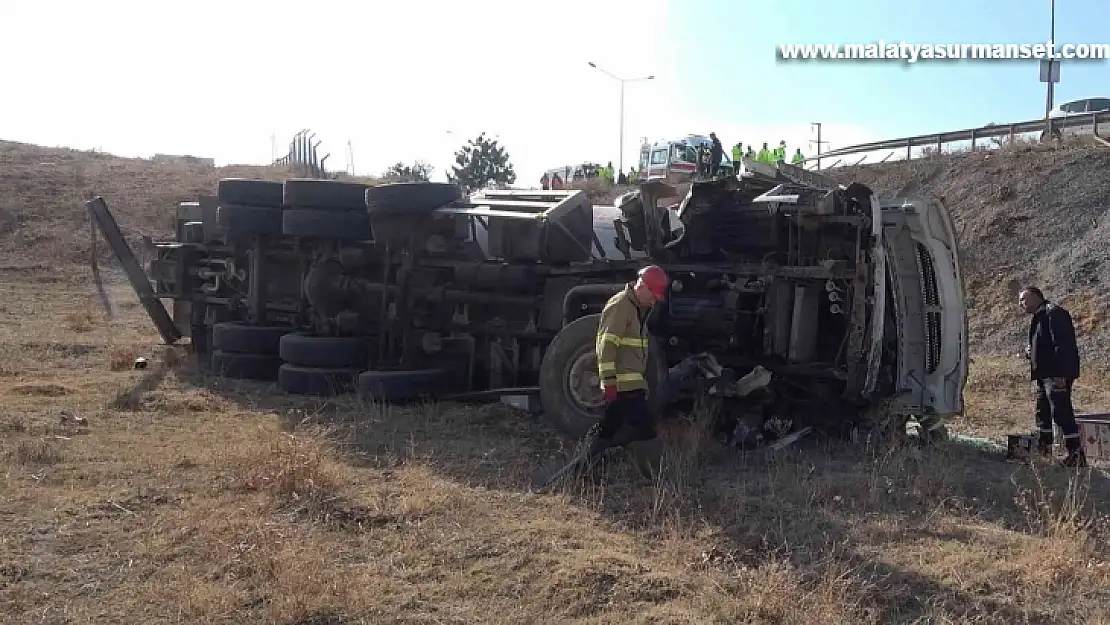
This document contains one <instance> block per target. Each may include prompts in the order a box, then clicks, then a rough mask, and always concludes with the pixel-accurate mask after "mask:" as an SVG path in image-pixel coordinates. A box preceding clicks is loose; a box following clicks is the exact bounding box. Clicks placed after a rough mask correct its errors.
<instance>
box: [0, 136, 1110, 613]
mask: <svg viewBox="0 0 1110 625" xmlns="http://www.w3.org/2000/svg"><path fill="white" fill-rule="evenodd" d="M1107 165H1110V157H1108V156H1107V155H1106V153H1105V152H1104V151H1098V150H1090V149H1088V148H1085V147H1078V148H1072V147H1068V148H1067V149H1058V150H1057V149H1051V148H1046V149H1042V148H1036V149H1033V148H1030V149H1028V150H1027V149H1025V148H1021V149H1020V150H1018V149H1015V150H1010V151H998V152H994V153H991V154H983V153H973V154H966V155H954V156H943V157H934V158H929V159H922V160H921V161H915V162H913V163H910V164H902V165H897V164H886V165H882V166H878V167H874V168H866V167H864V168H858V169H846V170H843V171H842V172H841V173H842V174H843V175H845V176H851V177H853V178H858V179H860V180H863V181H864V182H866V183H868V184H872V185H873V186H874V187H875V188H876V189H877V190H879V191H881V192H883V193H895V194H897V193H909V192H916V191H917V190H924V191H931V192H935V193H939V194H940V195H943V196H945V197H946V202H947V203H948V205H949V206H950V208H951V209H952V211H953V214H954V217H955V219H956V221H957V226H958V227H959V229H960V239H961V244H962V246H963V252H964V255H965V270H966V272H967V273H966V277H967V281H968V291H969V292H968V295H969V306H970V307H971V310H970V313H971V328H972V339H973V348H974V350H975V353H976V354H977V356H976V358H975V360H974V363H973V365H972V374H971V378H970V380H969V383H968V387H967V391H966V400H967V415H966V416H965V417H964V418H962V419H960V420H959V421H958V422H957V423H955V424H953V427H952V430H953V431H954V432H959V433H963V434H970V435H976V436H988V437H992V438H994V439H996V440H997V439H1001V438H1002V437H1003V435H1004V434H1005V433H1007V432H1012V431H1019V430H1029V429H1031V427H1032V423H1031V415H1030V412H1031V404H1032V397H1031V396H1030V392H1029V390H1028V388H1029V385H1028V383H1027V382H1026V381H1025V379H1024V377H1025V376H1024V367H1025V363H1024V361H1022V360H1019V359H1018V358H1016V357H1007V356H1000V355H999V354H1005V353H1008V352H1015V353H1016V352H1018V351H1019V350H1020V333H1021V331H1020V327H1021V325H1020V324H1022V323H1023V322H1024V319H1022V318H1021V317H1020V315H1018V314H1017V312H1016V311H1015V310H1014V307H1013V300H1012V297H1013V289H1014V288H1015V287H1016V286H1017V285H1018V284H1021V283H1023V282H1025V281H1028V280H1036V281H1038V282H1039V283H1042V284H1045V286H1046V287H1048V290H1049V293H1050V295H1053V296H1059V297H1060V298H1061V299H1062V301H1064V303H1065V304H1066V305H1067V306H1069V308H1070V309H1071V310H1072V311H1073V313H1074V314H1075V316H1076V319H1077V324H1078V325H1079V327H1080V330H1081V333H1082V334H1083V337H1084V338H1083V340H1084V348H1085V350H1086V351H1085V356H1086V357H1087V359H1088V362H1089V363H1090V364H1089V366H1086V369H1085V374H1084V377H1083V378H1082V379H1081V380H1080V381H1079V383H1078V384H1077V388H1076V401H1077V404H1078V407H1079V408H1080V409H1081V410H1085V411H1098V410H1110V389H1108V387H1107V385H1106V381H1107V380H1110V375H1106V373H1104V372H1101V371H1099V370H1098V367H1099V366H1100V364H1105V363H1107V362H1110V361H1107V354H1108V353H1110V351H1108V350H1107V349H1104V348H1106V346H1107V345H1110V339H1106V337H1107V336H1110V334H1108V333H1107V327H1108V326H1106V324H1105V319H1106V315H1105V311H1106V309H1107V308H1106V299H1105V295H1104V294H1103V293H1102V290H1103V289H1100V287H1099V284H1104V283H1105V282H1106V280H1110V274H1107V273H1106V272H1107V270H1108V268H1110V262H1107V261H1110V256H1107V255H1106V250H1107V249H1110V248H1107V247H1106V246H1105V244H1104V243H1105V236H1104V235H1105V232H1106V228H1108V227H1110V225H1108V224H1110V221H1107V219H1108V218H1107V213H1106V206H1108V205H1110V185H1106V184H1105V182H1104V181H1105V176H1103V175H1102V172H1104V171H1105V167H1106V166H1107ZM237 175H248V176H258V177H267V178H275V179H280V178H282V177H284V176H285V175H287V174H285V173H283V172H278V171H274V170H271V169H265V168H250V167H231V168H204V167H201V166H157V165H154V164H152V163H150V162H149V161H144V160H142V159H120V158H118V157H114V156H111V155H105V154H90V153H85V152H76V151H72V150H58V149H51V148H40V147H37V146H28V145H24V144H13V143H5V142H0V476H2V481H0V624H2V625H9V624H10V625H17V624H24V623H26V624H48V625H49V624H57V625H61V624H66V625H69V624H74V625H77V624H82V625H84V624H97V625H101V624H109V623H110V624H117V623H118V624H131V623H135V624H143V625H146V624H162V623H182V624H186V623H187V624H192V623H206V624H207V623H212V624H217V623H218V624H223V623H226V624H254V623H258V624H267V625H269V624H274V625H353V624H362V623H375V624H377V623H412V624H416V623H420V624H429V625H431V624H461V623H491V624H497V623H513V624H518V623H598V624H600V623H621V624H624V623H644V624H648V623H651V624H670V623H676V624H677V623H697V624H702V623H707V624H715V623H720V624H728V625H732V624H735V623H782V624H793V623H798V624H802V625H806V624H813V625H833V624H838V623H845V624H853V625H856V624H868V623H884V624H885V623H920V624H925V623H930V624H932V623H937V624H940V623H998V624H1014V623H1037V624H1046V625H1047V624H1059V623H1078V624H1084V625H1094V624H1099V623H1110V564H1108V563H1107V555H1108V553H1110V527H1108V523H1107V520H1106V518H1107V517H1105V516H1104V513H1105V511H1106V510H1107V509H1108V508H1110V485H1108V483H1107V479H1108V477H1107V474H1106V472H1105V471H1104V470H1101V469H1097V468H1096V469H1090V470H1067V469H1062V468H1058V467H1054V466H1048V465H1045V464H1043V463H1037V464H1027V463H1008V462H1006V461H1005V460H1004V459H1003V458H1002V457H1001V455H999V454H996V453H991V452H989V451H984V450H981V449H976V448H974V447H972V446H970V445H967V444H964V443H961V442H959V441H951V442H948V443H939V444H935V445H930V446H927V447H921V446H916V445H913V446H902V447H884V448H878V449H870V450H869V449H865V448H864V447H862V446H858V445H850V444H848V443H846V442H842V441H833V440H820V439H816V438H812V439H807V440H803V441H802V442H801V443H799V444H798V445H796V446H794V447H792V448H788V449H787V450H786V451H785V452H783V453H782V454H780V455H777V456H775V457H773V458H768V457H765V456H764V455H763V454H762V453H747V454H744V453H740V452H735V451H730V450H727V449H724V448H722V447H721V446H720V445H719V444H718V443H717V442H715V441H712V440H709V439H707V437H706V436H705V435H704V433H703V431H702V430H701V429H700V428H698V427H697V426H696V425H695V424H692V423H686V422H677V423H672V424H669V425H668V427H667V429H666V431H665V434H666V439H667V453H666V455H665V462H664V471H663V473H662V475H660V476H659V478H657V479H655V480H648V479H645V478H642V477H639V476H638V475H637V474H636V473H635V472H634V471H633V470H632V469H631V467H630V463H628V462H621V461H620V460H621V459H620V458H617V462H614V463H611V464H610V466H608V467H607V468H606V469H605V471H604V473H605V474H604V475H602V476H601V477H600V479H597V480H591V481H588V482H585V483H578V484H573V485H570V486H568V487H567V488H566V489H564V490H563V491H560V492H557V493H552V494H543V495H540V494H534V493H532V492H530V489H529V483H530V478H531V475H532V473H533V471H534V470H535V469H536V468H537V467H539V466H543V465H548V464H549V463H550V462H552V460H555V459H558V458H561V457H563V456H564V455H565V454H566V453H567V450H566V449H565V448H566V446H567V442H566V441H564V440H563V439H562V438H561V437H559V436H558V435H557V434H555V433H554V432H552V431H551V430H550V429H548V428H546V427H545V426H544V425H543V424H542V423H539V422H538V421H537V420H536V419H534V418H533V417H530V416H528V415H527V414H524V413H519V412H516V411H513V410H512V409H509V408H506V407H502V406H500V405H487V406H459V405H429V406H421V407H407V408H400V407H387V406H378V405H367V404H360V403H359V402H357V401H356V400H354V399H350V398H338V399H333V400H331V401H318V400H312V399H306V398H303V397H294V396H288V395H285V394H283V393H281V392H280V391H278V390H276V389H275V388H274V387H273V386H270V385H266V384H258V383H247V382H232V381H228V380H224V379H218V378H210V377H206V376H204V375H202V374H200V373H198V372H197V371H196V369H195V368H194V367H193V366H192V363H191V362H190V360H189V358H188V355H187V352H186V349H185V348H184V347H177V348H164V347H161V348H160V347H159V346H158V345H157V343H158V339H157V335H156V333H155V332H154V330H153V328H152V326H151V324H150V322H149V320H148V319H147V318H146V317H145V315H144V312H143V310H142V308H141V307H140V306H139V304H138V301H137V299H136V297H135V295H134V293H133V292H132V291H131V289H130V287H129V286H128V285H127V284H126V283H125V282H124V281H123V280H122V278H121V277H120V275H119V274H118V273H116V272H113V271H111V270H108V271H107V275H108V278H109V283H110V284H109V292H110V295H111V299H112V300H113V302H114V304H115V314H114V316H113V317H112V318H108V316H107V315H106V314H105V313H104V312H103V310H102V309H101V308H100V306H99V303H98V299H97V297H96V294H95V293H96V292H95V290H94V287H93V285H92V279H91V275H90V274H89V270H88V269H87V268H85V267H79V266H75V265H74V263H85V262H86V261H87V258H88V254H89V246H88V242H89V235H88V232H89V230H88V228H89V226H88V222H87V218H86V216H85V215H84V213H83V211H82V209H81V205H80V199H81V198H82V197H85V196H86V195H87V194H89V193H98V194H102V195H103V196H104V197H105V198H106V200H107V201H108V203H109V205H110V206H111V207H112V209H113V211H114V212H115V214H116V216H117V217H118V218H119V220H120V223H121V225H122V226H123V227H124V230H125V232H126V233H127V234H128V235H129V236H130V237H131V238H132V239H136V238H138V237H139V236H140V235H154V236H159V235H164V234H166V233H167V232H168V231H169V228H170V223H171V215H172V211H173V206H174V204H175V203H176V202H178V201H182V200H188V199H192V197H193V196H194V195H195V194H197V193H211V192H213V191H214V189H215V183H216V180H218V179H219V178H221V177H227V176H237ZM588 190H589V191H590V192H591V194H592V195H594V196H595V197H598V198H601V199H602V200H607V201H610V200H611V197H609V196H610V195H612V194H613V193H612V191H611V190H607V189H588ZM602 196H604V197H602ZM599 201H600V200H599ZM1100 242H1101V244H1100ZM100 252H101V255H102V257H103V255H105V254H106V249H105V247H101V248H100ZM1015 345H1016V346H1018V347H1015ZM988 353H992V354H995V355H994V356H986V355H985V354H988ZM138 356H145V357H146V358H147V359H148V361H149V366H148V367H146V368H145V369H135V368H133V366H132V364H133V362H134V360H135V358H136V357H138Z"/></svg>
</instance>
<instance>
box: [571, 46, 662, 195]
mask: <svg viewBox="0 0 1110 625" xmlns="http://www.w3.org/2000/svg"><path fill="white" fill-rule="evenodd" d="M587 63H589V64H590V67H592V68H594V69H596V70H597V71H599V72H601V73H602V74H605V75H606V76H608V77H609V78H612V79H613V80H615V81H617V82H619V83H620V84H621V106H620V116H621V119H620V141H621V145H620V152H619V153H618V156H617V173H618V174H619V173H620V172H622V171H624V84H625V83H628V82H637V81H641V80H654V79H655V76H654V75H653V76H643V77H640V78H620V77H619V76H617V75H615V74H613V73H610V72H607V71H605V70H604V69H602V68H600V67H598V66H597V65H596V64H595V63H594V62H593V61H587ZM610 162H612V161H610Z"/></svg>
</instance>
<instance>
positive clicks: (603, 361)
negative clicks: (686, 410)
mask: <svg viewBox="0 0 1110 625" xmlns="http://www.w3.org/2000/svg"><path fill="white" fill-rule="evenodd" d="M594 348H595V349H596V351H597V371H598V373H599V374H600V375H601V385H602V387H606V386H611V385H613V384H616V385H617V392H618V393H623V392H625V391H634V390H647V387H648V385H647V380H646V379H645V378H644V372H645V371H646V370H647V356H648V337H647V328H646V327H645V325H644V320H643V319H642V318H641V312H640V307H639V306H637V305H636V299H635V296H634V295H633V293H632V285H631V284H628V285H627V286H625V287H624V290H623V291H621V292H620V293H617V294H616V295H614V296H613V297H611V298H609V301H608V302H606V303H605V308H604V309H603V310H602V311H601V321H600V323H599V324H598V326H597V343H596V344H595V346H594Z"/></svg>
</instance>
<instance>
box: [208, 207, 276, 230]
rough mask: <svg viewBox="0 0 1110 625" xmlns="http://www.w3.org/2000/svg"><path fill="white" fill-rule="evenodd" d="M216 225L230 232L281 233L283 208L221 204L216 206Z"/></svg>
mask: <svg viewBox="0 0 1110 625" xmlns="http://www.w3.org/2000/svg"><path fill="white" fill-rule="evenodd" d="M216 226H217V227H219V228H222V229H224V230H226V231H227V232H228V233H230V234H281V209H280V208H271V207H268V206H245V205H242V204H221V205H220V206H219V207H217V208H216Z"/></svg>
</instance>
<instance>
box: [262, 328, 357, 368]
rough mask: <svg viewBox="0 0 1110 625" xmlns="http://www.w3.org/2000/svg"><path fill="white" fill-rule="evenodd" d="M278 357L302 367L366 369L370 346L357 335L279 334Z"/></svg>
mask: <svg viewBox="0 0 1110 625" xmlns="http://www.w3.org/2000/svg"><path fill="white" fill-rule="evenodd" d="M279 355H280V356H281V359H282V360H284V361H285V362H287V363H289V364H293V365H299V366H302V367H324V368H335V367H339V368H343V367H354V368H357V369H359V370H363V369H366V367H367V363H368V362H369V360H370V348H369V346H368V344H367V342H366V339H365V338H362V337H358V336H312V335H311V334H305V333H303V332H297V333H294V334H286V335H285V336H283V337H281V346H280V350H279Z"/></svg>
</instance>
